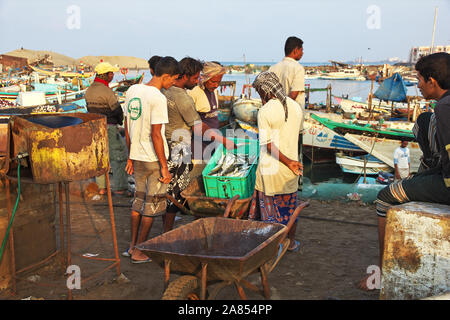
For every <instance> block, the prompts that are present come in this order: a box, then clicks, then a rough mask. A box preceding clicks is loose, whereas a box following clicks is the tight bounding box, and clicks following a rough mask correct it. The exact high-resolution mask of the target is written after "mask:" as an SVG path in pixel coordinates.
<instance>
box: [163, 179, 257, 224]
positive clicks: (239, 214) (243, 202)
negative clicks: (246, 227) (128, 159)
mask: <svg viewBox="0 0 450 320" xmlns="http://www.w3.org/2000/svg"><path fill="white" fill-rule="evenodd" d="M166 196H167V198H168V199H169V200H170V201H171V202H172V203H173V204H174V205H176V206H177V207H178V209H180V210H181V211H182V212H183V213H185V214H189V215H193V216H195V217H200V218H206V217H217V216H223V215H224V213H225V208H226V207H227V205H228V203H230V201H231V199H222V198H214V197H207V196H206V192H205V187H204V184H203V180H202V177H201V176H200V177H198V178H196V179H194V180H192V181H191V182H190V183H189V185H188V186H187V188H186V189H185V190H183V191H182V192H181V196H182V197H183V198H184V199H186V201H185V202H187V204H188V206H189V208H187V207H186V206H184V205H183V204H182V203H180V202H178V201H177V200H175V199H174V198H173V197H171V196H170V195H166ZM251 200H252V198H251V197H249V198H246V199H237V200H235V201H233V202H232V206H231V208H230V213H229V214H228V215H229V217H230V218H234V219H246V218H247V214H248V209H249V206H250V202H251Z"/></svg>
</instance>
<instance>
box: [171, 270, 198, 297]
mask: <svg viewBox="0 0 450 320" xmlns="http://www.w3.org/2000/svg"><path fill="white" fill-rule="evenodd" d="M162 300H200V285H199V280H198V278H197V277H194V276H181V277H179V278H178V279H176V280H174V281H172V282H171V283H169V286H168V287H167V289H166V291H164V294H163V296H162Z"/></svg>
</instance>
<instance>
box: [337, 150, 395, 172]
mask: <svg viewBox="0 0 450 320" xmlns="http://www.w3.org/2000/svg"><path fill="white" fill-rule="evenodd" d="M336 163H337V164H338V165H339V166H340V167H341V169H342V171H343V172H345V173H352V174H364V170H365V172H366V175H378V173H379V172H380V171H385V172H389V171H392V169H391V168H390V167H389V165H387V164H386V163H384V162H383V161H381V160H379V159H377V158H375V157H374V156H372V155H370V154H367V155H363V156H357V157H351V156H348V155H345V154H344V153H340V152H338V153H336Z"/></svg>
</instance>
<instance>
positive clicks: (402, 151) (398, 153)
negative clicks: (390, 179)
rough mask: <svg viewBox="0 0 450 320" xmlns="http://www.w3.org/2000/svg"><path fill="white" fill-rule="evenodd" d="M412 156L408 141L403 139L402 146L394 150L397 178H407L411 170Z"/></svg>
mask: <svg viewBox="0 0 450 320" xmlns="http://www.w3.org/2000/svg"><path fill="white" fill-rule="evenodd" d="M410 162H411V161H410V158H409V148H408V141H407V140H402V141H401V143H400V146H399V147H397V149H395V151H394V168H395V179H396V180H401V179H404V178H407V177H408V176H409V172H410Z"/></svg>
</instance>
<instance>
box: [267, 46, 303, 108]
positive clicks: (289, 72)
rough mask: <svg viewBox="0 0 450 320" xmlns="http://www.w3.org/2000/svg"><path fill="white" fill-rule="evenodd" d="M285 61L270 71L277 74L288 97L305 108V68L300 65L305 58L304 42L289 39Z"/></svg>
mask: <svg viewBox="0 0 450 320" xmlns="http://www.w3.org/2000/svg"><path fill="white" fill-rule="evenodd" d="M284 54H285V57H284V58H283V60H281V61H280V62H278V63H277V64H275V65H273V66H271V67H270V68H269V71H271V72H273V73H275V74H276V75H277V77H278V79H279V80H280V83H281V84H282V86H283V88H284V91H285V93H286V95H287V96H288V97H290V98H291V99H293V100H295V101H296V102H297V103H298V104H299V105H300V106H301V107H302V108H303V109H304V108H305V68H304V67H303V66H302V65H301V64H300V63H298V61H299V60H300V59H301V58H302V57H303V41H302V40H301V39H300V38H297V37H289V38H287V39H286V42H285V44H284Z"/></svg>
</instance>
